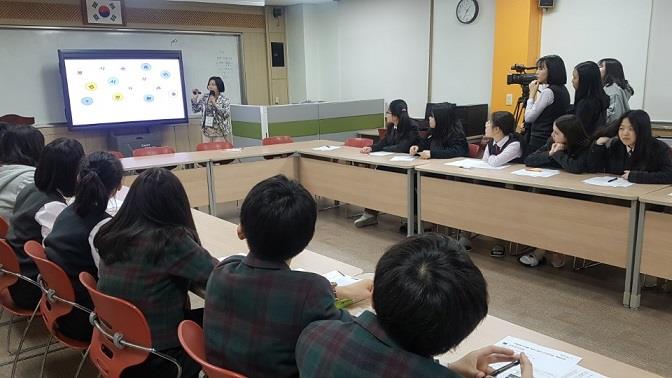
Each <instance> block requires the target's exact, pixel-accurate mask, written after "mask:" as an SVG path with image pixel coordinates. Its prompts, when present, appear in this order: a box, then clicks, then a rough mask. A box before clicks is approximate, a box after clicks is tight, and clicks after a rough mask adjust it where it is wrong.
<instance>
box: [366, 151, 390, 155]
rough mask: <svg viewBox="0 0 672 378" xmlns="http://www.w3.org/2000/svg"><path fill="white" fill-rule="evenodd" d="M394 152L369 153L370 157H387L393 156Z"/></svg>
mask: <svg viewBox="0 0 672 378" xmlns="http://www.w3.org/2000/svg"><path fill="white" fill-rule="evenodd" d="M393 154H394V152H387V151H377V152H371V153H369V155H370V156H387V155H393Z"/></svg>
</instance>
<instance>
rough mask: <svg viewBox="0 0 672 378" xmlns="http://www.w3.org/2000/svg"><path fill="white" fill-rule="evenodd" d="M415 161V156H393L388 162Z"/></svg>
mask: <svg viewBox="0 0 672 378" xmlns="http://www.w3.org/2000/svg"><path fill="white" fill-rule="evenodd" d="M415 159H417V158H416V157H415V156H394V157H393V158H392V159H390V161H413V160H415Z"/></svg>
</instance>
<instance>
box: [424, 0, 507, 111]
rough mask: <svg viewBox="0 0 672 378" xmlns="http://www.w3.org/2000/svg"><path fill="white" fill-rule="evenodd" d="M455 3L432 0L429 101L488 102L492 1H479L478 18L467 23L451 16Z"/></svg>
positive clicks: (493, 40)
mask: <svg viewBox="0 0 672 378" xmlns="http://www.w3.org/2000/svg"><path fill="white" fill-rule="evenodd" d="M458 2H459V0H435V2H434V43H433V47H432V50H433V57H432V95H431V99H432V101H433V102H443V101H449V102H455V103H458V104H489V103H490V95H491V92H492V59H493V54H494V47H495V0H480V1H479V2H478V4H479V13H478V18H476V20H475V21H474V22H473V23H471V24H469V25H464V24H461V23H460V22H459V21H457V18H456V17H455V8H456V7H457V3H458ZM502 80H506V79H505V78H502Z"/></svg>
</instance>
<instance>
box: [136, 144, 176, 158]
mask: <svg viewBox="0 0 672 378" xmlns="http://www.w3.org/2000/svg"><path fill="white" fill-rule="evenodd" d="M174 153H175V149H174V148H172V147H165V146H162V147H143V148H137V149H135V150H133V157H140V156H154V155H167V154H174Z"/></svg>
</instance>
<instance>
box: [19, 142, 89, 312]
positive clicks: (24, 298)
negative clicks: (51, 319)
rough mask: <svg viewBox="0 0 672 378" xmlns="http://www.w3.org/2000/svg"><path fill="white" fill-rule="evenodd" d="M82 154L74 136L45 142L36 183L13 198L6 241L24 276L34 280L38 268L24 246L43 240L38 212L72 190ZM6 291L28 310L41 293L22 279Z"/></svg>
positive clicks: (69, 193)
mask: <svg viewBox="0 0 672 378" xmlns="http://www.w3.org/2000/svg"><path fill="white" fill-rule="evenodd" d="M83 156H84V149H83V148H82V145H81V144H80V143H79V142H78V141H76V140H74V139H69V138H58V139H56V140H54V141H53V142H51V143H49V144H47V145H46V146H45V147H44V150H43V151H42V155H41V157H40V161H39V162H38V164H37V168H36V169H35V182H34V183H32V184H28V185H27V186H26V187H25V188H24V189H23V190H22V191H21V193H19V195H18V196H17V197H16V204H15V205H14V214H13V215H12V217H11V221H10V222H9V231H8V232H7V242H8V243H9V245H11V246H12V249H14V252H15V253H16V256H17V258H18V259H19V265H20V266H21V274H23V275H25V276H27V277H30V278H32V279H36V278H37V273H38V271H37V266H36V265H35V263H34V262H33V260H32V259H31V258H30V257H29V256H28V255H27V254H26V252H25V251H24V249H23V245H24V244H25V243H26V242H27V241H30V240H34V241H37V242H39V243H42V240H43V236H42V226H41V224H42V222H43V221H42V219H41V217H40V212H42V211H43V210H44V206H45V205H46V204H47V203H50V202H53V201H58V202H61V203H65V201H66V198H67V197H71V196H72V195H73V194H74V193H75V184H76V183H77V171H78V169H79V162H80V160H81V159H82V157H83ZM9 293H10V294H11V296H12V299H13V300H14V303H16V305H17V306H19V307H21V308H23V309H31V310H32V309H34V308H35V307H36V306H37V304H38V302H39V301H40V297H41V296H42V291H41V290H40V289H39V288H37V287H36V286H34V285H32V284H30V283H28V282H26V281H23V280H19V281H18V282H17V283H16V284H14V285H12V286H10V287H9Z"/></svg>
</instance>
